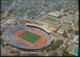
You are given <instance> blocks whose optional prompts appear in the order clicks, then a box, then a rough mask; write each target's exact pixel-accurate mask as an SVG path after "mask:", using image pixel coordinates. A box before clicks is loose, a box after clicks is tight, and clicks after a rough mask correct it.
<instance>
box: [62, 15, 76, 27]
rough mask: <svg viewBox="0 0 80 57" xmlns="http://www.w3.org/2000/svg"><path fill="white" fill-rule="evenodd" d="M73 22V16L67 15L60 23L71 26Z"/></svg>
mask: <svg viewBox="0 0 80 57" xmlns="http://www.w3.org/2000/svg"><path fill="white" fill-rule="evenodd" d="M74 22H75V18H74V17H73V16H71V15H70V16H67V17H64V19H63V20H62V21H61V23H63V25H68V26H71V25H72V26H73V25H74Z"/></svg>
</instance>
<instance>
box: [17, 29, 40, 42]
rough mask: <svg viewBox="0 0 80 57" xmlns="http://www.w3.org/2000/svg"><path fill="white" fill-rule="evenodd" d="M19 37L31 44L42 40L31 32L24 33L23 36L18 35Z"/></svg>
mask: <svg viewBox="0 0 80 57" xmlns="http://www.w3.org/2000/svg"><path fill="white" fill-rule="evenodd" d="M18 37H20V38H22V39H24V40H26V41H29V42H31V43H34V42H35V41H36V40H38V39H39V38H41V36H38V35H36V34H33V33H31V32H29V31H25V32H23V33H22V34H20V35H18Z"/></svg>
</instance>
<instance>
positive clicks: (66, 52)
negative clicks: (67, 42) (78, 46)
mask: <svg viewBox="0 0 80 57" xmlns="http://www.w3.org/2000/svg"><path fill="white" fill-rule="evenodd" d="M62 56H71V54H69V52H68V51H66V50H65V49H64V50H63V53H62Z"/></svg>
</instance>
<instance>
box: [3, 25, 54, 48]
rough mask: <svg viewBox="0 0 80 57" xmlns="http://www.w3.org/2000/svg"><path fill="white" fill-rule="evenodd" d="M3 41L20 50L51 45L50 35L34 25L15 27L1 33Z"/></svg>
mask: <svg viewBox="0 0 80 57" xmlns="http://www.w3.org/2000/svg"><path fill="white" fill-rule="evenodd" d="M3 40H4V41H5V42H6V43H8V44H10V45H12V46H14V47H17V48H20V49H41V48H45V47H46V46H49V45H50V44H51V43H53V38H52V36H51V34H50V33H49V32H48V31H47V30H45V29H43V28H41V27H39V26H35V25H29V24H27V25H25V26H22V25H15V26H13V27H11V28H9V29H7V30H5V31H4V33H3Z"/></svg>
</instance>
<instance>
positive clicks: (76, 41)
mask: <svg viewBox="0 0 80 57" xmlns="http://www.w3.org/2000/svg"><path fill="white" fill-rule="evenodd" d="M73 43H75V44H79V35H77V36H75V37H74V38H73Z"/></svg>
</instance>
